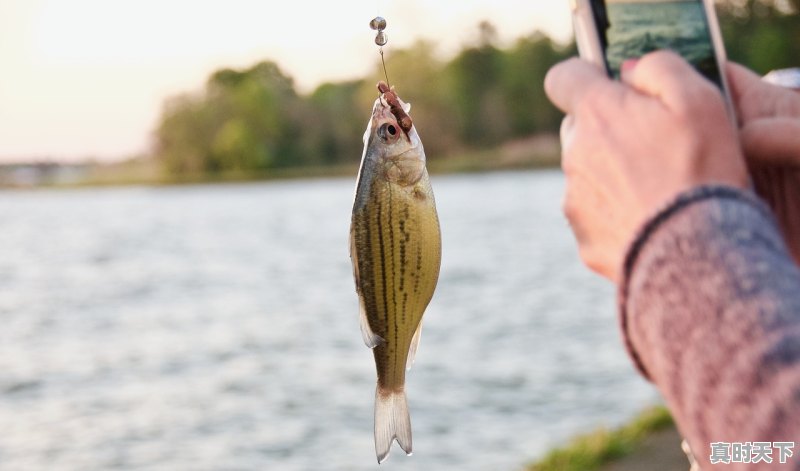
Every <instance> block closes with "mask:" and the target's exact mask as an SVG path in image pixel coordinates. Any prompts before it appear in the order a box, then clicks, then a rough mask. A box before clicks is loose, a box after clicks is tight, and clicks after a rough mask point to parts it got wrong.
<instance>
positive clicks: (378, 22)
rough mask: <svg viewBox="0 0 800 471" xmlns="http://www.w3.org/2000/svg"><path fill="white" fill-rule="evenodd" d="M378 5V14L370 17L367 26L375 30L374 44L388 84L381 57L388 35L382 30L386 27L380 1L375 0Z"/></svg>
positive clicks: (383, 61) (383, 60)
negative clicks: (379, 55) (376, 46)
mask: <svg viewBox="0 0 800 471" xmlns="http://www.w3.org/2000/svg"><path fill="white" fill-rule="evenodd" d="M376 4H377V7H378V16H376V17H375V18H373V19H372V21H370V22H369V27H370V28H371V29H372V30H374V31H377V33H376V34H375V44H377V45H378V52H380V54H381V65H383V76H384V77H386V85H390V83H389V73H388V72H387V71H386V59H384V57H383V46H385V45H386V43H388V42H389V36H387V35H386V32H384V31H383V30H385V29H386V19H384V18H383V17H382V16H381V2H380V0H377V2H376Z"/></svg>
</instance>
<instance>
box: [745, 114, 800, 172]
mask: <svg viewBox="0 0 800 471" xmlns="http://www.w3.org/2000/svg"><path fill="white" fill-rule="evenodd" d="M740 136H741V140H742V147H743V148H744V153H745V156H746V157H747V161H748V163H750V164H751V165H753V166H760V165H788V166H791V167H797V168H800V119H792V118H762V119H757V120H753V121H750V122H749V123H747V124H745V126H744V127H742V128H741V134H740Z"/></svg>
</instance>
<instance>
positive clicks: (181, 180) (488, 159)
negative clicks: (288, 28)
mask: <svg viewBox="0 0 800 471" xmlns="http://www.w3.org/2000/svg"><path fill="white" fill-rule="evenodd" d="M559 154H560V146H559V142H558V136H556V135H554V134H538V135H532V136H528V137H525V138H521V139H515V140H512V141H509V142H506V143H505V144H502V145H500V146H497V147H494V148H487V149H477V150H468V151H461V152H456V153H452V154H448V155H444V156H439V157H438V158H436V159H435V160H433V161H430V160H429V161H428V168H429V170H430V172H431V173H433V174H447V173H469V172H487V171H495V170H518V169H535V168H553V167H556V166H558V164H559V159H560V157H559ZM358 165H359V163H358V162H357V161H353V162H352V163H348V164H338V165H325V166H298V167H286V168H276V169H270V170H264V171H239V172H221V173H210V174H209V173H206V174H198V175H185V176H177V175H174V174H170V173H168V172H167V171H166V170H165V169H164V168H163V165H162V163H161V162H160V161H159V160H157V159H156V158H154V157H149V156H143V157H134V158H131V159H128V160H124V161H121V162H113V163H100V162H91V161H90V162H78V163H55V162H46V161H44V162H26V163H7V164H0V189H4V190H8V189H35V188H83V187H100V186H127V185H144V186H163V185H184V184H201V183H202V184H213V183H239V182H248V181H269V180H286V179H304V178H328V177H346V176H352V177H355V175H356V174H357V172H358Z"/></svg>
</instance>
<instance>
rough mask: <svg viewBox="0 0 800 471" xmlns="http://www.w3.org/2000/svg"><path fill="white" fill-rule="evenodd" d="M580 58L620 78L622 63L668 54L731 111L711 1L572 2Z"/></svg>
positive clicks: (602, 0) (590, 0) (623, 0)
mask: <svg viewBox="0 0 800 471" xmlns="http://www.w3.org/2000/svg"><path fill="white" fill-rule="evenodd" d="M570 3H571V4H570V7H571V9H572V19H573V26H574V29H575V40H576V42H577V43H578V52H579V53H580V55H581V57H583V58H585V59H587V60H589V61H591V62H593V63H595V64H597V65H598V66H600V67H603V68H604V69H605V70H606V71H607V72H608V75H609V76H610V77H613V78H617V79H618V78H619V74H620V67H621V66H622V63H623V62H624V61H625V60H626V59H632V58H637V57H641V56H643V55H645V54H647V53H648V52H652V51H655V50H659V49H670V50H672V51H674V52H676V53H678V54H679V55H681V56H682V57H683V58H684V59H686V60H687V61H688V62H689V63H690V64H692V65H693V66H694V67H695V69H697V70H698V71H699V72H700V73H701V74H702V75H703V76H705V77H706V78H707V79H708V80H710V81H711V82H713V83H714V84H716V85H717V87H719V89H720V90H721V91H722V93H723V95H724V96H725V99H726V102H727V103H728V108H729V110H731V106H730V103H731V100H730V94H729V93H728V84H727V82H726V79H725V74H724V73H723V70H724V69H723V64H724V62H725V48H724V46H723V43H722V35H721V34H720V32H719V25H718V23H717V15H716V13H715V11H714V1H713V0H570Z"/></svg>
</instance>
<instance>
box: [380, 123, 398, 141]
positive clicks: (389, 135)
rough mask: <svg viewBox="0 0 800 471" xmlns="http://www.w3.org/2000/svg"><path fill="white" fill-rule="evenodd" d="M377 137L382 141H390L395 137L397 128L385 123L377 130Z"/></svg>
mask: <svg viewBox="0 0 800 471" xmlns="http://www.w3.org/2000/svg"><path fill="white" fill-rule="evenodd" d="M378 136H380V138H381V139H383V140H384V141H390V140H392V139H394V138H395V137H397V127H396V126H395V125H393V124H389V123H385V124H383V125H382V126H381V127H379V128H378Z"/></svg>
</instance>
